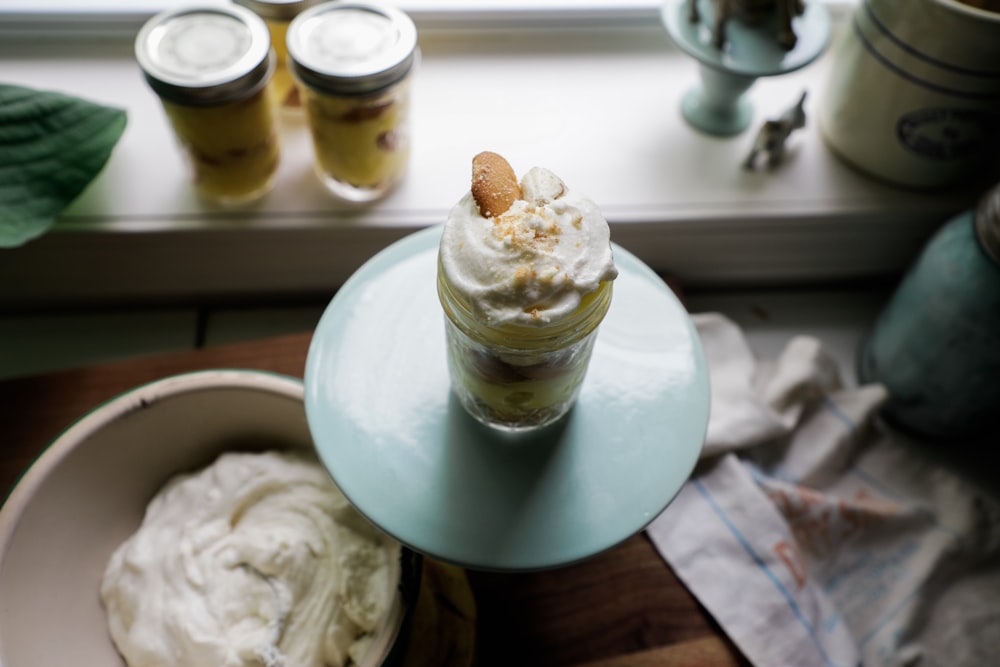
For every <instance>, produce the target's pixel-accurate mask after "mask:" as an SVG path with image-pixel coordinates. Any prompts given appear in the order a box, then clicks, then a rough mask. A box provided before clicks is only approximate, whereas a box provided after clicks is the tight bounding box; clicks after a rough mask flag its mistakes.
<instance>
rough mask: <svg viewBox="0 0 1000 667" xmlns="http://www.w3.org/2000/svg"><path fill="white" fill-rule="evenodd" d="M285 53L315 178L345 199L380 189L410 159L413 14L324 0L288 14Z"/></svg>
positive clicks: (378, 193)
mask: <svg viewBox="0 0 1000 667" xmlns="http://www.w3.org/2000/svg"><path fill="white" fill-rule="evenodd" d="M288 55H289V68H290V69H291V71H292V73H293V74H294V76H295V78H296V79H297V81H298V83H299V89H300V93H301V95H302V103H303V107H304V109H305V113H306V119H307V122H308V124H309V130H310V133H311V134H312V143H313V150H314V153H315V155H314V157H315V167H316V173H317V174H318V176H319V178H320V180H321V181H322V182H323V184H324V185H325V186H326V187H327V189H328V190H330V191H331V192H332V193H333V194H334V195H336V196H338V197H340V198H342V199H345V200H347V201H353V202H370V201H374V200H376V199H379V198H381V197H383V196H385V195H386V194H387V193H388V192H389V191H390V190H392V188H393V187H395V186H396V185H397V184H398V183H399V181H400V180H401V179H402V177H403V175H404V173H405V171H406V167H407V165H408V163H409V153H410V138H409V128H408V116H409V106H410V104H409V99H410V90H409V86H410V74H411V72H412V70H413V66H414V63H415V61H416V59H417V31H416V27H415V26H414V25H413V21H411V20H410V18H409V17H408V16H407V15H406V14H404V13H403V12H401V11H399V10H397V9H394V8H391V7H386V6H382V5H377V4H372V3H364V2H343V1H336V2H326V3H323V4H321V5H318V6H316V7H312V8H311V9H307V10H306V11H304V12H302V13H301V14H299V15H298V16H297V17H296V18H295V19H294V20H293V21H292V23H291V25H290V26H289V28H288Z"/></svg>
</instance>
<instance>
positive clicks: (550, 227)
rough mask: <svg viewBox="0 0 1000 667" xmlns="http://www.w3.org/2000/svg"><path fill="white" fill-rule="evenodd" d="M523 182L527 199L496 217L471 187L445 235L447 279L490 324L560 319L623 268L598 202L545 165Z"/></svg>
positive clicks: (450, 217)
mask: <svg viewBox="0 0 1000 667" xmlns="http://www.w3.org/2000/svg"><path fill="white" fill-rule="evenodd" d="M520 185H521V198H520V199H517V200H516V201H514V203H513V204H512V205H511V206H510V208H509V209H508V210H507V211H506V212H505V213H502V214H500V215H498V216H496V217H493V218H487V217H485V216H483V215H482V214H481V213H480V212H479V208H478V206H477V205H476V201H475V199H474V198H473V196H472V193H471V192H469V193H467V194H466V195H465V196H464V197H462V199H461V200H460V201H459V202H458V204H456V205H455V207H454V208H453V209H452V210H451V213H450V214H449V215H448V220H447V222H446V223H445V226H444V231H443V233H442V237H441V246H440V251H439V258H440V262H441V270H442V271H443V272H444V276H445V278H446V279H447V281H448V284H449V285H450V287H451V289H452V290H453V291H454V292H455V293H456V294H457V295H458V296H459V297H460V298H461V299H462V300H463V301H464V302H465V303H467V304H468V305H469V307H470V308H471V309H472V312H473V316H474V317H475V318H476V319H477V320H478V321H480V322H482V323H483V324H486V325H488V326H502V325H505V324H516V325H522V326H525V325H527V326H543V325H545V324H548V323H551V322H555V321H558V320H559V319H561V318H564V317H566V316H567V315H570V314H571V313H573V311H575V310H576V308H577V307H578V306H579V305H580V301H581V300H582V299H583V297H584V296H586V295H587V294H590V293H591V292H594V291H596V290H597V288H598V287H599V286H600V284H601V283H602V282H605V281H609V280H613V279H614V278H615V277H616V276H617V275H618V271H617V269H615V265H614V260H613V257H612V254H611V241H610V238H611V230H610V228H609V227H608V223H607V221H606V220H605V219H604V216H603V215H602V214H601V211H600V209H599V208H598V207H597V205H596V204H594V202H592V201H590V200H589V199H586V198H585V197H582V196H580V195H579V194H577V193H575V192H573V191H572V190H570V189H568V188H567V187H566V185H565V184H564V183H563V182H562V180H561V179H560V178H559V177H558V176H556V175H555V174H554V173H552V172H551V171H549V170H547V169H543V168H541V167H534V168H532V169H531V170H530V171H529V172H528V173H527V174H525V175H524V177H523V178H522V179H521V184H520Z"/></svg>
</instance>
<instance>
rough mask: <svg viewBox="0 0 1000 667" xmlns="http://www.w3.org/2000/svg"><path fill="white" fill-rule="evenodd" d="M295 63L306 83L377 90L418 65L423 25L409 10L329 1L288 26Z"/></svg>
mask: <svg viewBox="0 0 1000 667" xmlns="http://www.w3.org/2000/svg"><path fill="white" fill-rule="evenodd" d="M287 46H288V55H289V67H290V68H291V70H292V71H293V72H294V73H295V75H296V76H297V77H298V78H299V80H300V81H302V83H303V84H305V85H307V86H309V87H310V88H314V89H317V90H322V91H327V92H331V93H335V94H344V95H358V94H365V93H371V92H375V91H377V90H380V89H382V88H385V87H387V86H391V85H392V84H394V83H396V82H397V81H400V80H401V79H403V78H404V77H405V76H406V75H407V74H408V73H409V71H410V69H411V68H412V67H413V62H414V59H415V57H416V50H417V29H416V26H414V25H413V21H412V20H410V17H409V16H407V15H406V14H405V13H403V12H401V11H399V10H398V9H395V8H393V7H386V6H384V5H380V4H375V3H368V2H345V1H343V0H338V1H335V2H325V3H323V4H321V5H318V6H316V7H312V8H311V9H307V10H306V11H304V12H302V13H301V14H299V15H298V16H297V17H296V18H295V19H294V20H293V21H292V23H291V25H290V26H289V28H288V40H287Z"/></svg>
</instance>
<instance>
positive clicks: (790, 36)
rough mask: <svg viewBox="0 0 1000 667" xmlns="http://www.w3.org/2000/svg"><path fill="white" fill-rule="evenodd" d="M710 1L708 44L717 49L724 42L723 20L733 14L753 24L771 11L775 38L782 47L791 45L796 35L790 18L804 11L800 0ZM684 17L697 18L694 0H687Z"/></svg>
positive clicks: (695, 21) (795, 40)
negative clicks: (775, 20) (775, 19)
mask: <svg viewBox="0 0 1000 667" xmlns="http://www.w3.org/2000/svg"><path fill="white" fill-rule="evenodd" d="M709 1H710V2H711V3H712V14H713V17H714V20H713V22H712V45H713V46H714V47H715V48H717V49H719V50H720V51H721V50H722V49H724V48H725V46H726V23H727V22H728V21H729V20H730V19H732V18H736V19H739V20H740V21H743V22H744V23H746V24H747V25H751V26H752V25H757V24H758V23H760V22H761V20H763V18H764V17H765V16H766V15H767V14H768V13H769V12H772V11H776V12H777V13H778V34H777V35H775V38H776V39H777V41H778V44H780V45H781V47H782V48H784V49H785V50H786V51H790V50H792V49H793V48H795V44H796V43H797V42H798V37H797V36H796V34H795V30H794V29H793V28H792V19H793V18H794V17H796V16H801V15H802V13H803V12H804V11H805V9H806V8H805V1H804V0H709ZM688 8H689V10H688V19H689V20H690V21H691V23H698V22H699V21H701V12H700V11H699V10H698V0H688Z"/></svg>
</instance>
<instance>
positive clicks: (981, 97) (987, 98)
mask: <svg viewBox="0 0 1000 667" xmlns="http://www.w3.org/2000/svg"><path fill="white" fill-rule="evenodd" d="M854 32H855V34H856V35H857V36H858V40H859V41H860V42H861V45H862V46H864V47H865V50H866V51H868V53H870V54H871V55H872V57H873V58H875V59H876V60H877V61H879V62H880V63H882V65H883V66H885V67H886V68H887V69H889V70H892V71H893V72H895V73H896V74H897V75H899V77H900V78H903V79H906V80H907V81H909V82H910V83H913V84H914V85H917V86H920V87H922V88H926V89H928V90H933V91H934V92H937V93H942V94H944V95H951V96H952V97H958V98H962V99H967V100H976V101H978V102H1000V92H996V93H968V92H965V91H962V90H956V89H954V88H948V87H947V86H941V85H938V84H936V83H931V82H930V81H926V80H924V79H921V78H919V77H917V76H914V75H913V74H910V73H909V72H907V71H906V70H904V69H902V68H900V67H899V66H897V65H895V64H893V63H892V62H891V61H890V60H889V59H888V58H886V57H885V56H883V55H882V54H881V53H879V52H878V50H877V49H876V48H875V47H874V46H873V45H872V43H871V42H869V41H868V38H867V37H865V35H864V32H863V31H862V29H861V26H860V25H859V24H858V21H857V18H855V20H854Z"/></svg>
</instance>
